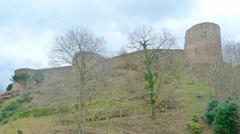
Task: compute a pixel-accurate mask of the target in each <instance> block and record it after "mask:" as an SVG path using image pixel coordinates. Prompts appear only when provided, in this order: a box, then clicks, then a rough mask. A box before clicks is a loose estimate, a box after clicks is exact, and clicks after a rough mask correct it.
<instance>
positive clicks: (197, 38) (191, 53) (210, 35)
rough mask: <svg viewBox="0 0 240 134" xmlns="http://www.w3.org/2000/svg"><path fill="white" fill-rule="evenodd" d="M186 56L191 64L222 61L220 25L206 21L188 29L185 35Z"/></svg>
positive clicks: (186, 59)
mask: <svg viewBox="0 0 240 134" xmlns="http://www.w3.org/2000/svg"><path fill="white" fill-rule="evenodd" d="M184 58H185V61H186V62H187V63H189V64H192V63H220V62H222V49H221V34H220V27H219V26H218V25H217V24H214V23H209V22H204V23H200V24H197V25H194V26H192V27H191V28H190V29H188V30H187V31H186V35H185V45H184Z"/></svg>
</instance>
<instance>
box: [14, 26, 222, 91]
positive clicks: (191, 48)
mask: <svg viewBox="0 0 240 134" xmlns="http://www.w3.org/2000/svg"><path fill="white" fill-rule="evenodd" d="M151 51H153V52H154V53H155V54H156V55H158V57H159V59H157V60H156V62H158V63H156V64H154V65H156V67H154V68H159V66H160V65H164V64H166V63H167V62H169V61H170V58H174V59H175V61H176V60H177V61H182V59H184V60H185V61H186V62H187V63H190V64H192V63H219V62H222V52H221V36H220V27H219V26H218V25H217V24H214V23H208V22H206V23H200V24H197V25H194V26H193V27H191V28H190V29H188V30H187V31H186V35H185V46H184V50H151ZM141 54H142V52H141V51H137V52H132V53H128V54H124V55H121V56H117V57H113V58H108V59H105V58H104V57H103V56H101V55H99V54H96V53H85V55H86V57H85V58H86V60H87V66H88V69H89V70H90V71H91V72H92V73H94V74H97V72H103V71H104V70H105V71H109V70H112V69H124V68H129V69H133V70H136V69H137V68H139V66H140V65H141V62H142V59H141V56H140V55H141ZM160 54H164V55H160ZM139 57H140V59H139ZM79 60H80V55H79V54H76V56H75V57H74V59H73V65H72V66H66V67H58V68H47V69H29V68H23V69H18V70H16V71H15V74H21V73H27V74H28V75H30V76H31V77H33V76H34V75H35V74H36V73H37V72H41V73H42V74H43V76H44V82H43V84H47V85H48V84H52V85H54V84H56V83H59V82H66V81H68V80H69V79H70V78H71V79H77V77H75V76H77V75H76V74H78V72H77V71H79V70H78V69H77V63H79V62H76V61H79ZM74 61H75V62H74ZM16 86H17V85H16V83H15V84H14V87H16ZM16 89H17V88H16Z"/></svg>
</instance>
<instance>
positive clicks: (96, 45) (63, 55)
mask: <svg viewBox="0 0 240 134" xmlns="http://www.w3.org/2000/svg"><path fill="white" fill-rule="evenodd" d="M103 50H104V39H103V38H102V37H95V36H94V34H93V33H92V32H91V31H90V30H88V29H87V28H84V27H81V28H79V29H73V30H70V31H69V32H67V33H66V34H65V35H62V36H58V37H56V38H55V39H54V45H53V47H52V48H51V50H50V56H49V57H50V64H52V65H58V66H60V65H67V64H73V65H74V67H75V69H77V72H78V77H77V78H78V80H79V87H78V88H79V96H78V97H77V106H76V108H77V109H78V111H79V114H77V115H79V117H78V122H77V123H78V132H77V133H79V134H83V133H84V125H85V118H86V112H87V103H88V102H89V101H90V100H91V99H92V96H91V94H90V91H91V89H93V88H94V87H93V84H92V83H93V82H92V80H90V79H89V77H90V74H89V70H88V69H89V67H88V64H87V62H88V61H89V60H91V56H89V54H91V53H100V52H103Z"/></svg>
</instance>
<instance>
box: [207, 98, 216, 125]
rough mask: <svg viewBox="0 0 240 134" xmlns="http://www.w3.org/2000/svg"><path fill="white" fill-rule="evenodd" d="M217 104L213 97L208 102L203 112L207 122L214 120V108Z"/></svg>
mask: <svg viewBox="0 0 240 134" xmlns="http://www.w3.org/2000/svg"><path fill="white" fill-rule="evenodd" d="M217 106H218V100H216V99H214V100H211V101H210V102H209V103H208V107H207V110H206V112H205V114H204V117H205V118H206V120H207V122H208V124H211V123H212V122H213V120H214V109H215V108H216V107H217Z"/></svg>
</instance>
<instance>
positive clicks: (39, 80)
mask: <svg viewBox="0 0 240 134" xmlns="http://www.w3.org/2000/svg"><path fill="white" fill-rule="evenodd" d="M32 79H33V80H34V81H35V82H36V83H37V84H39V83H42V82H43V81H44V75H43V73H42V71H37V72H36V73H35V74H34V76H33V77H32Z"/></svg>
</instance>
